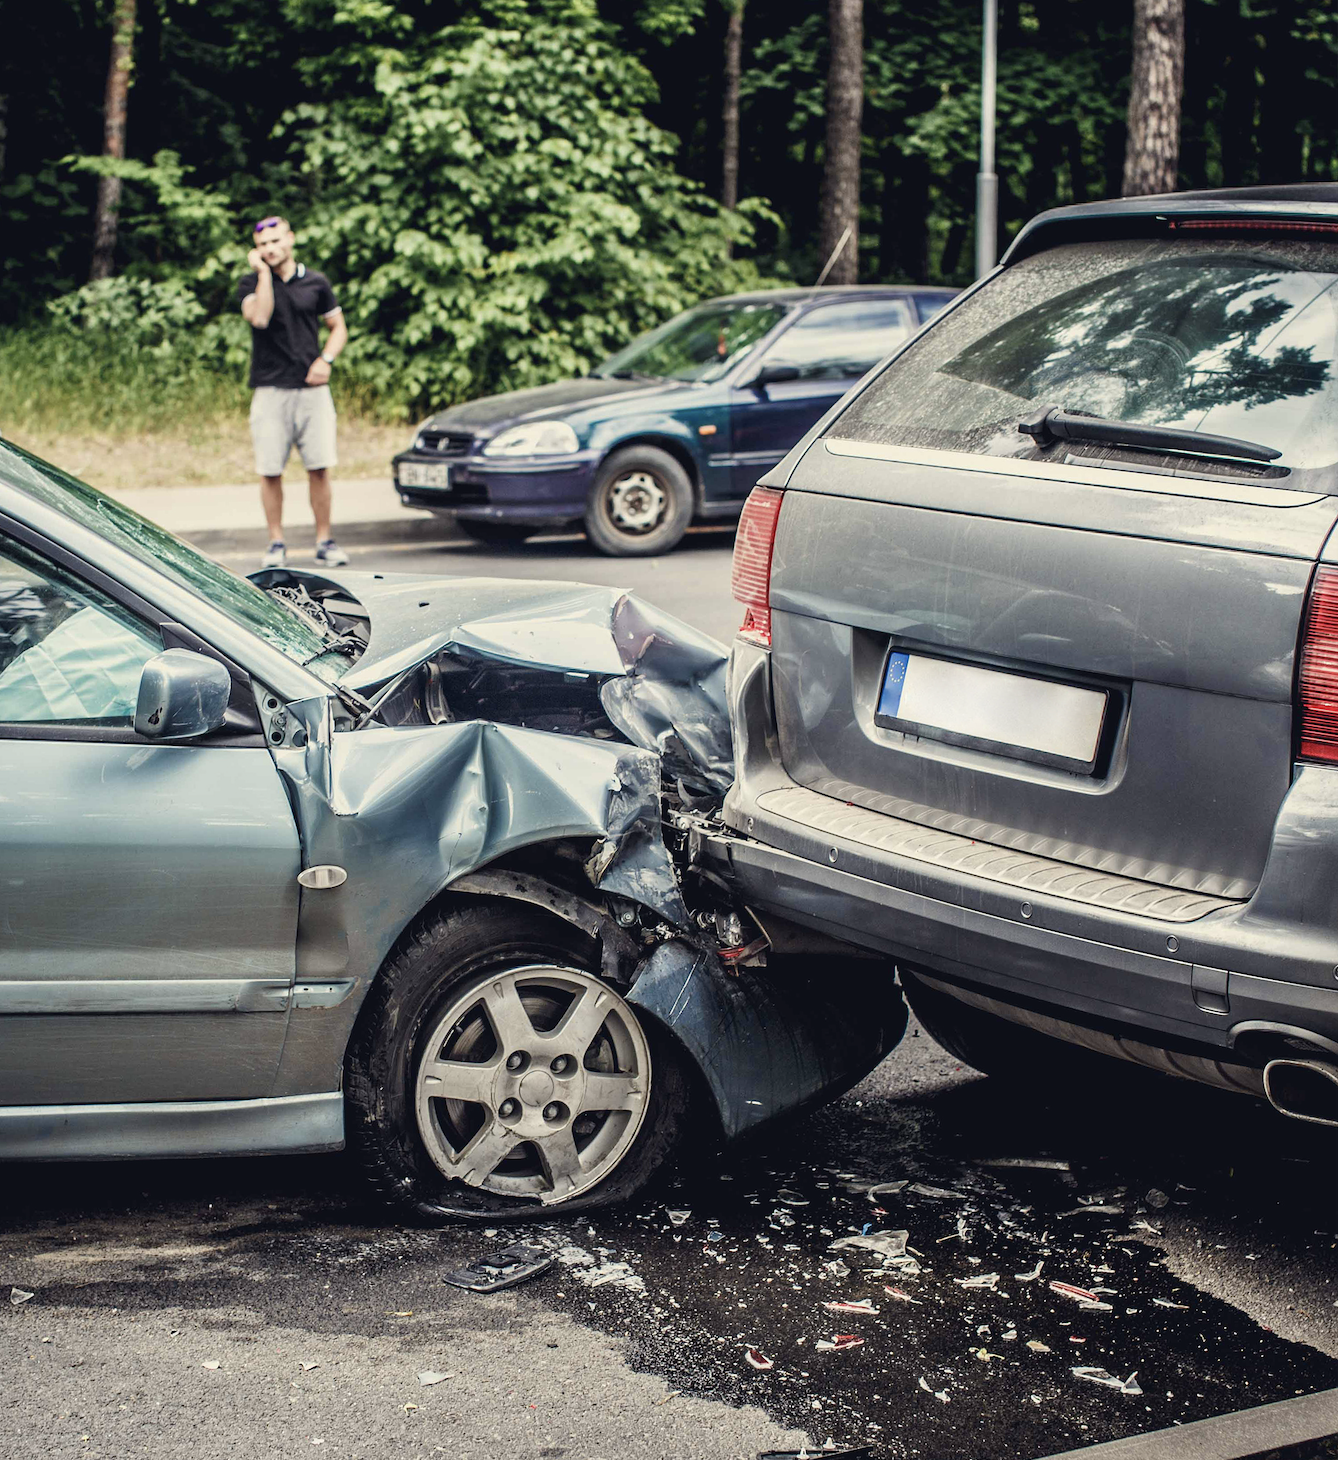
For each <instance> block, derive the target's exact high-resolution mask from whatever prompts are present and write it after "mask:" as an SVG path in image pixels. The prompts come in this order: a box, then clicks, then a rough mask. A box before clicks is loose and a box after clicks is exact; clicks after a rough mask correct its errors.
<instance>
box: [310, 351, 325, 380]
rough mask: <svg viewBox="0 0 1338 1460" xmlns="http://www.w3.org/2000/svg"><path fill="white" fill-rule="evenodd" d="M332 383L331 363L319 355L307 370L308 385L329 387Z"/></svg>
mask: <svg viewBox="0 0 1338 1460" xmlns="http://www.w3.org/2000/svg"><path fill="white" fill-rule="evenodd" d="M329 383H330V362H329V361H328V360H324V359H322V358H321V357H320V356H319V355H317V356H316V358H315V359H314V360H313V361H312V362H311V366H310V368H309V369H308V370H307V384H308V385H328V384H329Z"/></svg>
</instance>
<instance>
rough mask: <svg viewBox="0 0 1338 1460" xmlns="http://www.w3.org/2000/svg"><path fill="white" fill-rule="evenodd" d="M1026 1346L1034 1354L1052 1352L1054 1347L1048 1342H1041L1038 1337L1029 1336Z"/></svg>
mask: <svg viewBox="0 0 1338 1460" xmlns="http://www.w3.org/2000/svg"><path fill="white" fill-rule="evenodd" d="M1027 1347H1028V1348H1029V1349H1030V1350H1031V1351H1032V1353H1034V1354H1052V1353H1054V1349H1052V1348H1051V1347H1050V1345H1049V1344H1048V1343H1042V1342H1041V1341H1040V1339H1039V1338H1029V1339H1028V1340H1027Z"/></svg>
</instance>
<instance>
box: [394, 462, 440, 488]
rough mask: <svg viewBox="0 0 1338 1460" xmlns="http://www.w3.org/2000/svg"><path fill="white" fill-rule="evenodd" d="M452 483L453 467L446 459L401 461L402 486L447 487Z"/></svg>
mask: <svg viewBox="0 0 1338 1460" xmlns="http://www.w3.org/2000/svg"><path fill="white" fill-rule="evenodd" d="M450 485H451V469H450V467H449V466H448V465H447V464H446V463H445V462H444V461H402V462H400V486H402V487H445V488H447V489H449V487H450Z"/></svg>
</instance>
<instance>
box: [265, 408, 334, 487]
mask: <svg viewBox="0 0 1338 1460" xmlns="http://www.w3.org/2000/svg"><path fill="white" fill-rule="evenodd" d="M251 442H252V444H253V445H254V447H255V453H256V472H257V473H258V474H259V475H260V476H262V477H277V476H282V475H283V469H284V467H285V466H286V465H287V463H288V455H289V453H290V452H291V451H292V449H293V447H294V446H296V447H297V449H298V452H299V454H300V455H301V457H302V465H303V466H304V467H306V469H307V470H308V471H320V470H321V468H322V467H328V466H335V465H337V464H338V462H339V453H338V451H337V450H336V449H335V407H334V397H333V396H332V395H331V394H330V387H329V386H328V385H305V386H302V387H301V388H300V389H298V390H285V389H284V388H283V387H282V386H279V385H259V386H257V387H256V389H255V391H254V392H253V394H252V396H251Z"/></svg>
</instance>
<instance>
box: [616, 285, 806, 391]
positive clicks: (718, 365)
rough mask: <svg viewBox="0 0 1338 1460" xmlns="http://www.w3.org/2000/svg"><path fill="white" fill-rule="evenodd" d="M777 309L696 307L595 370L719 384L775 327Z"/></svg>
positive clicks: (745, 305)
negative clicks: (717, 382) (731, 367)
mask: <svg viewBox="0 0 1338 1460" xmlns="http://www.w3.org/2000/svg"><path fill="white" fill-rule="evenodd" d="M784 314H785V311H784V309H782V308H781V307H780V306H779V305H777V304H759V303H751V304H749V303H742V302H741V303H737V304H728V303H725V304H722V303H719V302H716V303H711V304H700V305H698V306H697V308H696V309H689V310H688V312H687V313H686V314H679V315H675V317H674V318H673V319H671V320H669V321H668V322H667V323H665V324H662V325H661V326H660V327H659V329H655V330H651V332H650V333H649V334H647V335H642V336H641V338H640V339H637V340H633V341H632V343H631V344H630V345H628V347H627V348H626V349H625V350H620V351H619V352H618V353H617V354H616V355H614V356H613V357H612V358H611V359H608V360H605V362H604V363H603V364H602V365H601V366H600V367H599V369H598V370H596V371H595V374H596V375H602V376H613V377H618V378H622V377H631V378H635V377H636V376H639V375H644V376H650V377H652V378H654V379H657V380H701V381H709V380H719V379H720V377H721V376H722V375H723V374H724V373H725V371H726V370H728V369H729V367H730V366H731V365H733V364H735V363H736V362H737V361H738V360H741V359H742V358H743V356H744V355H746V354H747V353H748V351H749V350H751V349H752V348H753V346H754V345H756V344H757V342H758V341H759V340H760V339H761V338H762V336H763V335H765V334H768V333H770V331H771V330H772V329H773V328H774V327H775V326H776V325H778V324H779V323H780V321H781V319H782V317H783V316H784Z"/></svg>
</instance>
